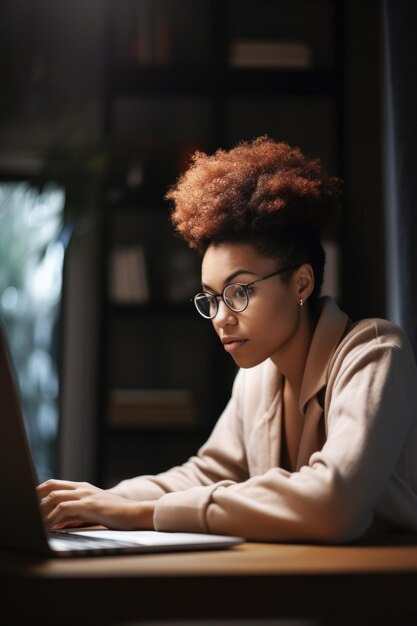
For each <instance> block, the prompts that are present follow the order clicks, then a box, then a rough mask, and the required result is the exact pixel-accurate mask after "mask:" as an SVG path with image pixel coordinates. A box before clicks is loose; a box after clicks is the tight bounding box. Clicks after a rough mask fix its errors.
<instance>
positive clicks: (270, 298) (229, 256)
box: [202, 243, 309, 368]
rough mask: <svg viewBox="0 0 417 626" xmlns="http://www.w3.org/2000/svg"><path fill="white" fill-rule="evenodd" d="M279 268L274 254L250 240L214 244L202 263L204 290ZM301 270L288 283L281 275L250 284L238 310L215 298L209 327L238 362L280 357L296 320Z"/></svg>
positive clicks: (246, 365) (245, 364)
mask: <svg viewBox="0 0 417 626" xmlns="http://www.w3.org/2000/svg"><path fill="white" fill-rule="evenodd" d="M302 267H304V266H302ZM307 267H309V266H307ZM279 269H283V266H282V265H280V263H279V261H278V260H277V259H272V258H270V257H265V256H262V255H260V254H259V253H258V252H257V251H256V249H255V248H254V247H253V246H252V245H251V244H243V243H224V244H218V245H212V246H210V247H209V248H208V249H207V252H206V253H205V255H204V259H203V263H202V286H203V290H204V291H207V292H211V293H213V294H219V293H221V292H222V290H223V289H224V287H225V286H226V285H227V284H229V283H231V282H238V283H249V282H252V281H254V280H257V279H258V278H262V277H264V276H267V275H268V274H272V273H273V272H275V271H277V270H279ZM300 270H301V268H300ZM300 270H297V271H296V272H294V274H293V275H292V277H291V281H290V283H289V284H288V285H286V284H284V283H283V282H282V278H281V276H279V275H277V276H273V277H271V278H268V279H267V280H265V281H262V282H259V283H256V284H255V285H253V286H252V287H251V288H250V291H249V305H248V307H247V308H246V309H245V310H244V311H241V312H240V313H236V312H234V311H231V310H230V309H229V308H228V307H227V306H226V305H225V303H224V302H223V300H222V299H219V309H218V312H217V315H216V317H215V318H214V319H213V320H212V323H213V327H214V329H215V331H216V333H217V334H218V336H219V338H220V340H221V341H222V343H223V344H224V347H225V350H226V351H227V352H228V353H229V354H230V355H231V356H232V357H233V359H234V361H235V362H236V364H237V365H238V366H239V367H243V368H249V367H254V366H255V365H258V364H259V363H261V362H262V361H264V360H265V359H267V358H269V357H271V358H272V359H273V360H279V354H280V352H282V351H283V350H284V349H285V347H286V346H287V345H288V342H290V341H291V338H292V337H293V336H294V334H295V333H296V331H297V328H298V326H299V323H300V315H301V312H300V307H299V306H298V302H299V299H300V297H304V298H305V297H306V293H304V292H303V293H301V291H300V285H303V283H301V282H300ZM301 273H302V272H301ZM300 293H301V295H300Z"/></svg>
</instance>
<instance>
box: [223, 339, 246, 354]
mask: <svg viewBox="0 0 417 626" xmlns="http://www.w3.org/2000/svg"><path fill="white" fill-rule="evenodd" d="M246 342H247V339H241V338H240V337H223V338H222V344H223V346H224V349H225V350H226V352H235V351H236V350H238V349H239V348H240V347H241V346H242V345H243V344H245V343H246Z"/></svg>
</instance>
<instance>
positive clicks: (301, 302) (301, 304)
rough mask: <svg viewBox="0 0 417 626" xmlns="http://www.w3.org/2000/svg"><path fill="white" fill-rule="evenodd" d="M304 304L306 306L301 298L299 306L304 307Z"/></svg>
mask: <svg viewBox="0 0 417 626" xmlns="http://www.w3.org/2000/svg"><path fill="white" fill-rule="evenodd" d="M303 304H304V300H303V299H302V298H300V299H299V301H298V306H303Z"/></svg>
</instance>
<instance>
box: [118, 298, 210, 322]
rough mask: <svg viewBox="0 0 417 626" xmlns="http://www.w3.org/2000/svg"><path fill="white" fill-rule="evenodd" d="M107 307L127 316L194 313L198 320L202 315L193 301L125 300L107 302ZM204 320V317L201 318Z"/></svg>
mask: <svg viewBox="0 0 417 626" xmlns="http://www.w3.org/2000/svg"><path fill="white" fill-rule="evenodd" d="M107 308H108V310H109V311H110V312H111V313H115V314H120V315H126V316H131V315H133V316H138V315H141V316H150V315H152V316H154V317H155V316H163V317H172V316H177V315H192V316H193V317H195V318H196V320H197V321H200V316H199V315H198V313H197V311H196V310H195V307H194V305H193V303H192V302H190V301H186V302H180V303H178V304H176V303H172V302H160V303H158V302H150V303H146V304H136V303H127V302H126V303H124V302H111V301H109V302H108V304H107ZM201 319H202V321H204V320H203V318H201Z"/></svg>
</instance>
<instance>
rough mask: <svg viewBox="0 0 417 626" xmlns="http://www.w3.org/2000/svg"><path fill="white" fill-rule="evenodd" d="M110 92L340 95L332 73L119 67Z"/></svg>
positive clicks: (110, 82)
mask: <svg viewBox="0 0 417 626" xmlns="http://www.w3.org/2000/svg"><path fill="white" fill-rule="evenodd" d="M108 89H109V92H110V93H113V95H130V96H135V95H141V96H146V95H149V96H150V95H164V96H166V95H181V96H184V95H192V96H198V95H200V96H212V97H215V96H217V95H219V94H222V97H224V96H239V95H245V96H248V97H255V96H259V95H268V96H271V95H293V94H295V95H321V96H331V95H334V94H335V93H336V92H337V77H336V74H335V72H333V71H331V70H317V69H313V70H308V71H305V70H281V69H261V68H259V69H241V68H233V69H232V68H230V69H228V68H227V69H216V68H213V67H212V66H205V67H201V68H200V69H199V70H198V71H196V69H195V68H188V67H172V68H165V67H161V68H158V67H147V66H138V65H133V64H132V65H130V64H126V65H120V66H117V67H116V68H115V69H114V70H113V71H112V73H111V75H110V77H109V80H108Z"/></svg>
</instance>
